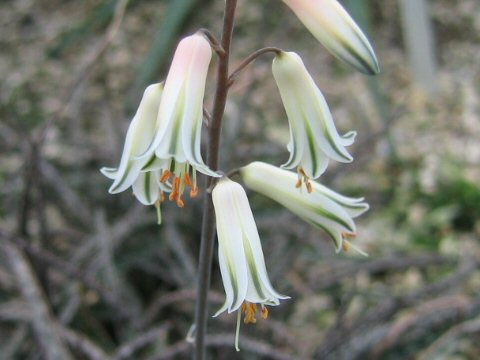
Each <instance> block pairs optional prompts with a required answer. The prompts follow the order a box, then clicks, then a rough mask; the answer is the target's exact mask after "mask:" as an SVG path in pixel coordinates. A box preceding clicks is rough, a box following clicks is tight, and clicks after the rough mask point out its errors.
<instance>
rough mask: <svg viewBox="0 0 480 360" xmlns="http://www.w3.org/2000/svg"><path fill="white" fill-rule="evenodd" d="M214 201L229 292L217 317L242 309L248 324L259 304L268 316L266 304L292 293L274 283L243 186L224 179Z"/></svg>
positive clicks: (220, 259)
mask: <svg viewBox="0 0 480 360" xmlns="http://www.w3.org/2000/svg"><path fill="white" fill-rule="evenodd" d="M212 200H213V205H214V207H215V216H216V223H217V235H218V259H219V263H220V271H221V274H222V280H223V286H224V288H225V293H226V301H225V303H224V305H223V306H222V307H221V308H220V309H219V310H218V311H217V313H216V314H215V316H217V315H219V314H220V313H222V312H224V311H226V310H227V311H228V312H229V313H231V312H232V311H235V310H240V311H241V313H244V315H245V317H244V322H245V323H247V324H248V323H255V322H256V317H255V314H256V310H257V305H256V304H260V306H261V310H260V312H261V315H262V317H263V318H266V317H267V315H268V311H267V308H266V307H265V305H278V304H279V302H280V300H281V299H288V296H284V295H281V294H279V293H278V292H277V291H275V289H274V288H273V287H272V284H271V283H270V280H269V278H268V274H267V269H266V266H265V260H264V258H263V251H262V245H261V243H260V237H259V235H258V231H257V226H256V224H255V220H254V218H253V214H252V210H251V209H250V204H249V203H248V199H247V195H246V193H245V190H244V189H243V188H242V186H241V185H240V184H238V183H236V182H234V181H231V180H229V179H228V178H223V179H221V180H220V181H219V182H218V183H217V185H216V186H215V188H214V189H213V192H212ZM241 313H240V312H239V318H240V315H241ZM236 348H237V349H238V326H237V339H236Z"/></svg>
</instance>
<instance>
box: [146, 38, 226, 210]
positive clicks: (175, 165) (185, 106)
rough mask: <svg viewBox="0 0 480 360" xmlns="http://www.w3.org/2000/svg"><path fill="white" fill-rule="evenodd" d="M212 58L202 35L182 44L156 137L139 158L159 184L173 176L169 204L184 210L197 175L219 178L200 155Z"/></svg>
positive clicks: (169, 79) (168, 82)
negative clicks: (186, 195) (185, 195)
mask: <svg viewBox="0 0 480 360" xmlns="http://www.w3.org/2000/svg"><path fill="white" fill-rule="evenodd" d="M211 57H212V50H211V47H210V44H209V42H208V41H207V40H206V39H205V38H204V36H203V35H201V34H200V33H197V34H194V35H191V36H188V37H186V38H184V39H182V40H181V41H180V43H179V44H178V47H177V49H176V51H175V55H174V57H173V60H172V64H171V66H170V70H169V72H168V76H167V79H166V81H165V89H164V91H163V95H162V99H161V101H160V106H159V109H158V117H157V122H156V126H155V136H154V139H153V141H151V142H150V143H149V146H148V148H147V149H146V150H145V152H144V153H143V154H141V156H139V157H138V158H139V159H141V160H143V161H144V167H143V170H159V171H160V172H161V176H160V180H161V182H162V183H164V182H167V181H168V180H169V179H170V177H171V176H172V177H173V178H172V180H171V182H172V191H171V193H170V196H169V198H170V200H172V201H176V202H177V205H178V206H179V207H183V200H182V199H181V196H182V194H183V192H184V190H185V188H186V187H191V191H190V196H191V197H194V196H196V194H197V191H198V189H197V184H196V171H200V172H202V173H204V174H206V175H209V176H219V175H217V174H216V173H215V172H214V171H212V170H210V169H209V168H208V166H207V165H205V163H204V161H203V159H202V156H201V153H200V135H201V127H202V119H203V97H204V93H205V82H206V77H207V73H208V67H209V64H210V60H211Z"/></svg>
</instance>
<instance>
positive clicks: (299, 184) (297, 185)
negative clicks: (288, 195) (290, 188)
mask: <svg viewBox="0 0 480 360" xmlns="http://www.w3.org/2000/svg"><path fill="white" fill-rule="evenodd" d="M301 186H302V179H298V181H297V183H296V184H295V187H296V188H297V189H298V188H300V187H301Z"/></svg>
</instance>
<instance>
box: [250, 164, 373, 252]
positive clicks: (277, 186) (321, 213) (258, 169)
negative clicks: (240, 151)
mask: <svg viewBox="0 0 480 360" xmlns="http://www.w3.org/2000/svg"><path fill="white" fill-rule="evenodd" d="M240 173H241V175H242V179H243V181H244V182H245V185H246V186H247V187H248V188H250V189H252V190H254V191H256V192H258V193H260V194H263V195H265V196H267V197H269V198H271V199H273V200H275V201H276V202H278V203H280V204H281V205H283V206H285V207H286V208H287V209H289V210H290V211H292V212H293V213H295V214H296V215H298V216H299V217H300V218H302V219H303V220H305V221H306V222H308V223H310V224H311V225H313V226H314V227H316V228H320V229H322V230H324V231H325V232H326V233H327V234H328V235H329V236H330V238H332V240H333V241H334V243H335V247H336V250H337V252H339V251H340V250H342V249H343V250H344V251H346V250H348V249H349V247H350V246H352V247H353V248H354V249H355V250H357V251H358V252H359V253H361V254H362V255H366V254H365V253H364V252H363V251H362V250H360V249H358V248H357V247H354V246H353V245H352V244H351V242H350V241H349V240H348V239H351V238H353V237H355V235H356V233H355V232H356V228H355V223H354V221H353V218H355V217H357V216H359V215H361V214H363V213H364V212H365V211H367V210H368V208H369V206H368V204H367V203H366V202H364V199H363V198H350V197H346V196H343V195H340V194H338V193H336V192H334V191H332V190H330V189H329V188H327V187H325V186H323V185H321V184H319V183H317V182H311V190H312V191H311V193H306V192H305V191H303V190H302V189H294V188H292V187H291V183H292V181H295V179H296V174H295V173H293V172H291V171H287V170H282V169H280V168H277V167H275V166H272V165H269V164H266V163H263V162H253V163H251V164H249V165H247V166H245V167H243V168H241V169H240Z"/></svg>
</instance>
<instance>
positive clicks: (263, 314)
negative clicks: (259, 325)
mask: <svg viewBox="0 0 480 360" xmlns="http://www.w3.org/2000/svg"><path fill="white" fill-rule="evenodd" d="M260 313H261V315H262V319H263V320H265V319H266V318H267V317H268V309H267V308H266V306H265V305H263V304H262V310H260Z"/></svg>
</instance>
